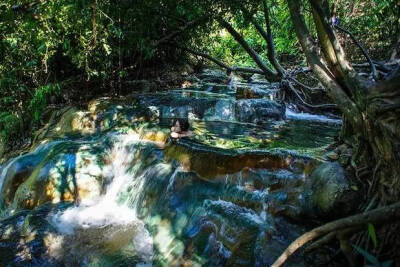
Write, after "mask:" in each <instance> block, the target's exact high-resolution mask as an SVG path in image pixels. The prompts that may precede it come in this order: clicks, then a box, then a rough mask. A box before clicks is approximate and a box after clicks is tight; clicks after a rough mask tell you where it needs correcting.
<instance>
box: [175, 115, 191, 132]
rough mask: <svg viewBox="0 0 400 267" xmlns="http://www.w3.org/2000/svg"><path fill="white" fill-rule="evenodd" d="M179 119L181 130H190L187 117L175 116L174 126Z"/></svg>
mask: <svg viewBox="0 0 400 267" xmlns="http://www.w3.org/2000/svg"><path fill="white" fill-rule="evenodd" d="M177 121H179V125H180V127H181V131H183V132H186V131H188V130H189V126H190V125H189V120H188V119H187V118H175V119H173V121H172V126H175V124H176V122H177Z"/></svg>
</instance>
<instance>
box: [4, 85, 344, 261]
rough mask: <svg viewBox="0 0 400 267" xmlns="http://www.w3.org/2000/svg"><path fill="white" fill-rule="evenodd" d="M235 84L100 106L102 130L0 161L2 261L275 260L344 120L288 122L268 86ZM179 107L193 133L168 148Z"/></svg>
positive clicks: (294, 232)
mask: <svg viewBox="0 0 400 267" xmlns="http://www.w3.org/2000/svg"><path fill="white" fill-rule="evenodd" d="M233 80H234V79H232V80H231V85H230V86H226V85H213V86H210V85H206V86H205V89H204V90H205V91H204V90H203V91H201V90H199V88H193V90H190V89H186V90H175V91H171V93H169V94H163V93H160V94H146V95H139V96H137V98H136V99H135V102H134V103H136V104H132V103H129V102H127V101H128V100H124V101H125V102H123V104H115V103H112V104H110V106H109V107H107V105H103V106H106V108H105V109H104V110H101V111H96V112H97V113H98V114H96V116H97V115H98V116H97V117H98V118H101V119H103V120H104V121H103V122H99V123H98V125H100V126H99V127H100V130H99V129H97V128H96V131H93V132H92V133H91V134H81V135H72V134H71V135H66V136H62V137H59V138H58V139H56V140H54V141H51V140H49V141H48V142H47V143H44V144H42V145H39V146H38V147H37V148H36V150H34V151H32V152H29V153H27V154H25V155H23V156H20V157H17V158H15V159H12V160H11V161H10V162H9V163H8V164H6V165H4V166H3V169H2V170H1V176H0V185H2V186H0V189H1V191H0V192H1V194H2V195H1V196H0V197H1V198H0V199H1V201H2V203H1V204H2V205H1V207H0V208H1V212H0V216H3V218H2V219H1V220H0V255H1V256H2V257H1V258H0V265H1V264H4V265H6V264H17V265H18V264H31V265H52V266H62V265H84V266H91V265H101V266H115V265H121V266H122V265H124V266H126V265H127V266H134V265H137V266H143V265H155V266H202V265H206V266H268V265H269V264H271V263H272V262H273V260H274V259H275V258H276V257H277V256H278V255H279V254H280V252H282V251H283V249H284V248H285V247H286V246H287V245H288V244H289V243H290V241H291V240H293V239H294V238H295V237H297V236H298V235H299V234H301V233H303V232H304V230H305V229H304V226H302V225H301V224H299V225H298V224H293V223H291V222H289V220H286V219H285V218H287V217H289V218H291V219H293V221H301V213H300V211H301V199H302V190H303V185H304V180H305V179H306V176H307V175H308V173H309V171H310V169H312V168H313V166H314V164H315V161H317V160H318V159H319V157H320V155H321V153H322V152H323V148H324V147H325V146H327V145H328V144H329V143H330V142H331V141H332V140H333V138H334V136H335V134H336V132H337V124H336V123H325V122H326V120H325V121H323V120H320V118H321V117H312V116H311V117H310V116H308V115H307V116H306V117H307V119H308V118H311V120H305V119H304V117H305V115H304V114H302V115H301V116H298V115H296V114H292V113H290V111H286V116H287V117H288V118H289V120H286V121H284V120H283V119H284V109H282V107H280V105H279V104H277V103H273V102H271V100H270V97H269V94H270V93H271V92H272V91H271V90H270V91H268V90H269V89H265V90H264V89H262V90H261V89H260V90H258V89H259V88H258V87H257V86H256V85H254V84H253V85H251V89H252V88H253V87H254V86H256V87H257V88H255V89H257V90H258V91H257V90H255V91H257V94H258V95H262V94H265V96H266V97H265V99H264V98H262V99H256V100H253V99H241V100H237V99H236V97H235V95H236V93H237V92H235V91H233V90H238V88H239V87H238V86H242V87H243V86H246V84H239V83H237V82H236V81H235V82H233ZM260 84H261V83H260ZM260 86H264V87H263V88H265V87H266V86H269V85H268V84H267V85H266V84H261V85H260ZM208 88H209V90H211V91H212V92H207V89H208ZM249 88H250V87H249ZM268 88H269V87H268ZM242 89H243V88H242ZM242 89H241V90H242ZM253 89H254V88H253ZM224 90H226V91H224ZM272 93H273V92H272ZM135 105H136V106H135ZM99 106H102V105H99ZM116 107H118V108H116ZM260 108H261V109H260ZM239 109H242V110H244V111H246V112H247V113H248V114H247V113H246V114H244V112H241V111H240V110H239ZM256 111H258V113H257V114H254V112H256ZM99 114H101V115H99ZM182 114H188V116H190V114H192V118H194V120H192V121H191V128H192V131H193V136H191V137H190V138H186V139H182V140H178V141H173V142H167V143H165V138H166V137H165V135H167V134H169V132H168V131H169V127H170V126H169V125H168V123H169V120H170V119H171V118H172V117H174V116H178V115H179V116H181V115H182ZM269 115H270V116H273V118H274V119H273V120H267V119H266V118H268V116H269ZM107 116H109V117H107ZM154 116H155V117H157V118H156V119H152V118H153V117H154ZM279 116H282V117H279ZM296 116H297V117H296ZM143 118H144V119H143ZM149 118H150V119H149ZM190 118H191V117H190ZM299 118H301V119H299ZM256 123H257V124H256ZM101 125H108V127H109V128H107V130H103V129H101ZM160 143H161V144H163V145H161V147H160ZM284 216H286V217H284ZM303 262H304V261H303V259H301V258H300V257H294V258H292V259H291V260H290V261H289V265H292V266H299V265H301V264H303Z"/></svg>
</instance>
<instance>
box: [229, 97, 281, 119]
mask: <svg viewBox="0 0 400 267" xmlns="http://www.w3.org/2000/svg"><path fill="white" fill-rule="evenodd" d="M235 111H236V118H237V119H238V121H241V122H251V123H261V122H264V121H268V120H271V119H275V120H282V119H284V118H285V107H284V106H283V105H281V104H279V103H277V102H274V101H271V100H268V99H242V100H238V101H237V102H236V110H235Z"/></svg>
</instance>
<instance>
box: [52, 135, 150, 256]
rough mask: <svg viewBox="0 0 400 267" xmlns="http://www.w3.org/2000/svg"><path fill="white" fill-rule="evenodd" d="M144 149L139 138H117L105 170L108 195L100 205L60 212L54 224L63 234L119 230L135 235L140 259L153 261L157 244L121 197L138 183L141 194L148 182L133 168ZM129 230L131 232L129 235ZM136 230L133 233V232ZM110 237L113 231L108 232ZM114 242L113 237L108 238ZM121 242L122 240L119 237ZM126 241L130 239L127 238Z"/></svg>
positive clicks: (78, 206)
mask: <svg viewBox="0 0 400 267" xmlns="http://www.w3.org/2000/svg"><path fill="white" fill-rule="evenodd" d="M139 149H140V141H139V136H138V135H133V134H127V135H120V136H117V138H116V141H115V143H114V145H113V148H112V149H111V150H110V152H109V160H110V164H109V165H108V166H106V168H104V173H103V175H104V176H105V177H106V178H107V180H108V181H109V185H108V186H107V189H106V193H105V194H104V195H102V196H100V197H99V199H97V201H90V202H82V203H81V204H80V205H77V206H74V207H71V208H68V209H67V210H65V211H59V212H58V213H56V214H55V215H54V216H53V217H52V218H50V219H49V220H50V223H52V224H53V225H54V226H56V228H57V229H58V231H59V232H61V233H63V234H66V235H74V234H75V233H76V232H77V231H78V232H82V231H85V229H101V228H109V227H116V228H117V230H116V231H115V232H117V233H119V235H121V233H124V232H128V233H131V234H133V236H132V237H131V240H132V241H131V243H132V244H131V245H132V246H133V247H134V248H135V250H136V253H137V255H138V256H139V257H141V258H144V260H145V261H150V260H151V258H152V255H153V244H152V239H151V237H150V234H149V233H148V232H147V230H146V229H145V227H144V223H143V222H142V221H141V220H139V219H138V218H137V214H136V210H135V209H132V208H130V207H128V205H127V203H126V202H127V201H125V202H123V203H118V200H119V194H120V193H121V192H124V190H126V189H127V187H128V185H132V180H133V183H135V186H136V187H137V188H136V189H135V191H136V192H137V193H138V194H139V192H140V191H142V189H143V185H144V182H143V181H144V179H142V177H136V176H135V173H134V171H132V170H131V169H130V168H131V166H132V164H135V163H136V162H135V160H137V159H136V158H135V156H136V152H138V150H139ZM127 229H131V230H129V231H127ZM132 229H133V230H132ZM105 233H106V234H109V233H110V231H106V232H105ZM105 238H107V240H108V239H110V237H105ZM119 238H120V237H119ZM125 238H126V237H125Z"/></svg>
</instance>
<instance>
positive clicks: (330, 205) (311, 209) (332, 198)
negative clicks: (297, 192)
mask: <svg viewBox="0 0 400 267" xmlns="http://www.w3.org/2000/svg"><path fill="white" fill-rule="evenodd" d="M357 198H358V196H357V192H355V191H354V190H353V189H352V188H351V184H350V183H349V181H348V179H347V178H346V175H345V171H344V169H343V167H342V166H341V165H340V164H339V163H337V162H326V163H322V164H321V165H319V166H318V167H317V168H316V169H315V170H314V171H313V172H312V173H311V176H310V177H309V179H308V180H307V181H306V185H305V189H304V199H303V201H304V202H303V206H304V210H305V212H306V214H308V215H311V217H317V218H324V219H333V218H337V217H343V216H346V215H348V214H349V213H350V212H351V211H353V210H354V208H356V207H357V203H358V202H357Z"/></svg>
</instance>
